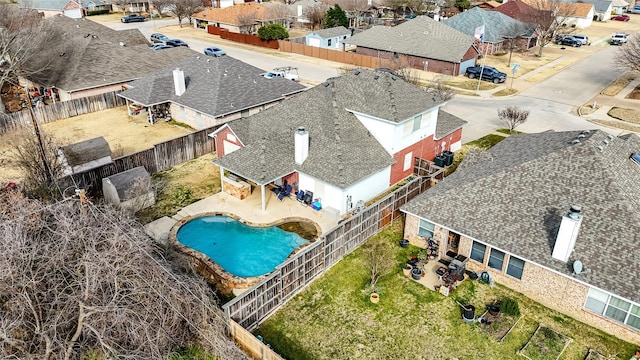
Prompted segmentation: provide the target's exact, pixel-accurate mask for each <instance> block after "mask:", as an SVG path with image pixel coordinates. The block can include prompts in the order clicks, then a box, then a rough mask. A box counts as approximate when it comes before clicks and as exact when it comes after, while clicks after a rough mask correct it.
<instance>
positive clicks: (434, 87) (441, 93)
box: [426, 76, 456, 101]
mask: <svg viewBox="0 0 640 360" xmlns="http://www.w3.org/2000/svg"><path fill="white" fill-rule="evenodd" d="M426 88H427V91H429V92H430V93H431V94H433V96H435V97H436V98H437V99H438V100H440V101H449V100H451V99H453V97H454V96H455V94H456V93H455V91H453V89H452V88H451V87H450V86H449V85H447V84H446V81H445V79H444V78H443V77H442V76H438V77H436V78H435V79H434V80H433V81H431V82H428V83H427V84H426Z"/></svg>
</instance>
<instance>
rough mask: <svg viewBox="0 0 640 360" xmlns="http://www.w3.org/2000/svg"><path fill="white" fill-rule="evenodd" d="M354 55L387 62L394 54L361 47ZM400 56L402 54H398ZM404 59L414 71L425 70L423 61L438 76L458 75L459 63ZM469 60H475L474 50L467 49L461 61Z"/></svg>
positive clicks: (428, 59) (414, 58)
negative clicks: (438, 74)
mask: <svg viewBox="0 0 640 360" xmlns="http://www.w3.org/2000/svg"><path fill="white" fill-rule="evenodd" d="M356 54H361V55H366V56H373V57H376V58H379V59H387V60H391V59H394V53H393V52H389V51H384V50H378V49H372V48H366V47H362V46H358V47H357V48H356ZM400 55H402V54H400ZM404 58H406V60H407V62H408V63H409V65H411V67H413V68H415V69H419V70H425V68H424V66H425V61H426V62H427V69H426V70H427V71H430V72H436V73H440V74H445V75H454V76H455V75H458V74H459V72H460V71H459V70H460V64H459V63H452V62H447V61H442V60H436V59H430V58H424V57H419V56H413V55H405V56H404ZM471 58H477V54H476V52H475V50H473V49H472V48H469V50H468V51H467V53H465V55H464V58H463V59H461V60H462V61H465V60H468V59H471Z"/></svg>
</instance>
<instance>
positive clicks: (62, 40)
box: [33, 16, 195, 92]
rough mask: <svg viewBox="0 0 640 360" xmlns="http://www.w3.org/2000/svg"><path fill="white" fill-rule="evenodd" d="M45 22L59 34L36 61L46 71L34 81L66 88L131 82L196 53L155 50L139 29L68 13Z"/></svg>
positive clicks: (184, 50) (181, 50) (75, 89)
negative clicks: (116, 26)
mask: <svg viewBox="0 0 640 360" xmlns="http://www.w3.org/2000/svg"><path fill="white" fill-rule="evenodd" d="M45 21H50V22H51V24H52V26H53V28H54V29H55V30H56V31H59V32H60V36H58V37H56V41H55V42H52V43H50V44H49V45H48V46H47V47H45V48H43V49H42V54H43V56H42V58H41V59H36V60H35V61H42V62H44V63H43V68H46V69H47V71H46V72H45V73H43V74H38V75H37V76H36V75H34V76H33V81H34V82H36V83H38V84H41V85H44V86H51V87H54V86H55V87H56V88H58V89H61V90H64V91H70V92H72V91H78V90H83V89H90V88H94V87H100V86H105V85H110V84H118V83H124V82H129V81H132V80H135V79H137V78H140V77H141V76H143V75H145V74H147V73H149V72H151V71H153V70H155V69H158V68H160V67H162V66H167V65H169V64H172V63H174V62H176V61H180V60H182V59H184V58H186V57H188V56H189V57H190V56H192V55H193V54H195V52H194V51H192V50H189V49H186V48H173V49H166V50H162V51H153V50H151V48H149V46H148V44H149V43H148V41H147V39H146V38H145V37H144V35H142V33H141V32H140V31H139V30H137V29H131V30H124V31H116V30H112V29H110V28H108V27H106V26H104V25H100V24H97V23H96V22H94V21H91V20H86V19H71V18H68V17H66V16H55V17H52V18H49V19H46V20H45ZM121 43H122V44H121ZM132 64H135V65H132ZM45 65H46V66H45Z"/></svg>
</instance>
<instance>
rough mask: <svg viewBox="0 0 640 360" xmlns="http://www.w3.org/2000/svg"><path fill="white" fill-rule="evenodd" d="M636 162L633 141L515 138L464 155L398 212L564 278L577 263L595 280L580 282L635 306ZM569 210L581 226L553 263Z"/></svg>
mask: <svg viewBox="0 0 640 360" xmlns="http://www.w3.org/2000/svg"><path fill="white" fill-rule="evenodd" d="M576 140H578V141H576ZM637 152H640V137H639V136H638V135H635V134H634V135H629V136H626V137H624V138H622V137H613V136H610V135H608V134H606V133H604V132H602V131H589V132H581V131H566V132H545V133H539V134H523V135H515V136H513V135H512V136H509V137H508V138H507V139H505V140H504V141H502V142H500V143H499V144H497V145H496V146H494V147H493V148H492V149H490V150H489V151H487V152H481V153H473V152H472V153H470V156H467V157H466V158H465V160H464V161H463V162H462V163H461V164H460V167H459V168H458V169H457V170H456V172H455V173H453V174H452V175H451V176H448V177H447V178H446V179H445V180H444V181H442V182H440V183H439V184H438V185H437V186H434V187H433V188H431V189H429V190H427V191H426V192H424V193H423V194H421V195H420V196H418V197H416V198H415V199H413V200H412V201H410V202H409V203H407V204H406V205H405V206H403V207H402V210H403V211H405V212H408V213H411V214H414V215H416V216H419V217H421V218H424V219H426V220H428V221H432V222H434V223H437V224H440V225H442V226H444V227H446V228H449V229H451V230H453V231H456V232H459V233H462V234H464V235H466V236H469V237H471V238H473V239H476V240H479V241H481V242H484V243H486V244H489V245H490V246H493V247H496V248H498V249H501V250H503V251H506V252H509V253H511V254H514V255H515V256H517V257H520V258H522V259H524V260H525V261H530V262H534V263H536V264H539V265H541V266H544V267H546V268H549V269H551V270H553V271H556V272H558V273H561V274H564V275H566V276H571V275H572V268H571V266H570V265H571V264H572V263H573V261H575V260H580V261H581V262H582V263H583V264H584V265H585V267H586V268H588V269H591V270H592V271H590V272H588V273H583V274H581V275H580V277H579V278H577V279H578V280H581V281H584V282H586V283H588V284H590V285H592V286H595V287H598V288H600V289H603V290H606V291H609V292H612V293H614V294H617V295H619V296H622V297H624V298H627V299H629V300H632V301H634V302H640V282H638V281H629V279H634V278H636V275H638V269H640V258H638V256H636V253H637V246H638V242H639V241H640V213H639V212H638V209H640V190H639V189H638V184H640V164H638V163H635V162H634V161H633V160H632V159H630V155H631V154H632V153H637ZM574 204H579V205H581V206H582V214H583V216H584V219H583V221H582V225H581V228H580V232H579V235H578V238H577V241H576V245H575V249H574V251H573V253H572V254H571V257H570V259H569V262H568V263H564V262H562V261H560V260H556V259H554V258H553V257H552V256H551V254H552V250H553V244H554V242H555V239H556V236H557V233H558V229H559V226H560V221H561V218H562V216H563V215H564V214H565V213H566V212H567V211H568V210H569V207H570V206H571V205H574ZM603 234H604V235H603ZM603 242H604V243H606V245H605V244H603Z"/></svg>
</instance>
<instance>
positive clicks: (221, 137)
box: [215, 128, 242, 158]
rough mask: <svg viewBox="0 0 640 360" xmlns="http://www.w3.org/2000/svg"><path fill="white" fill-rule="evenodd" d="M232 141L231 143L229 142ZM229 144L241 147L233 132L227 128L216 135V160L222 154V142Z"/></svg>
mask: <svg viewBox="0 0 640 360" xmlns="http://www.w3.org/2000/svg"><path fill="white" fill-rule="evenodd" d="M231 139H233V141H232V140H231ZM225 141H227V142H230V143H232V144H234V145H236V146H239V147H242V144H241V143H240V140H239V139H238V138H237V137H236V136H235V135H234V134H233V131H231V129H229V128H224V129H222V130H220V131H219V132H218V133H217V134H216V138H215V143H216V155H217V156H218V158H222V157H223V156H224V155H225V154H224V142H225Z"/></svg>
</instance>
